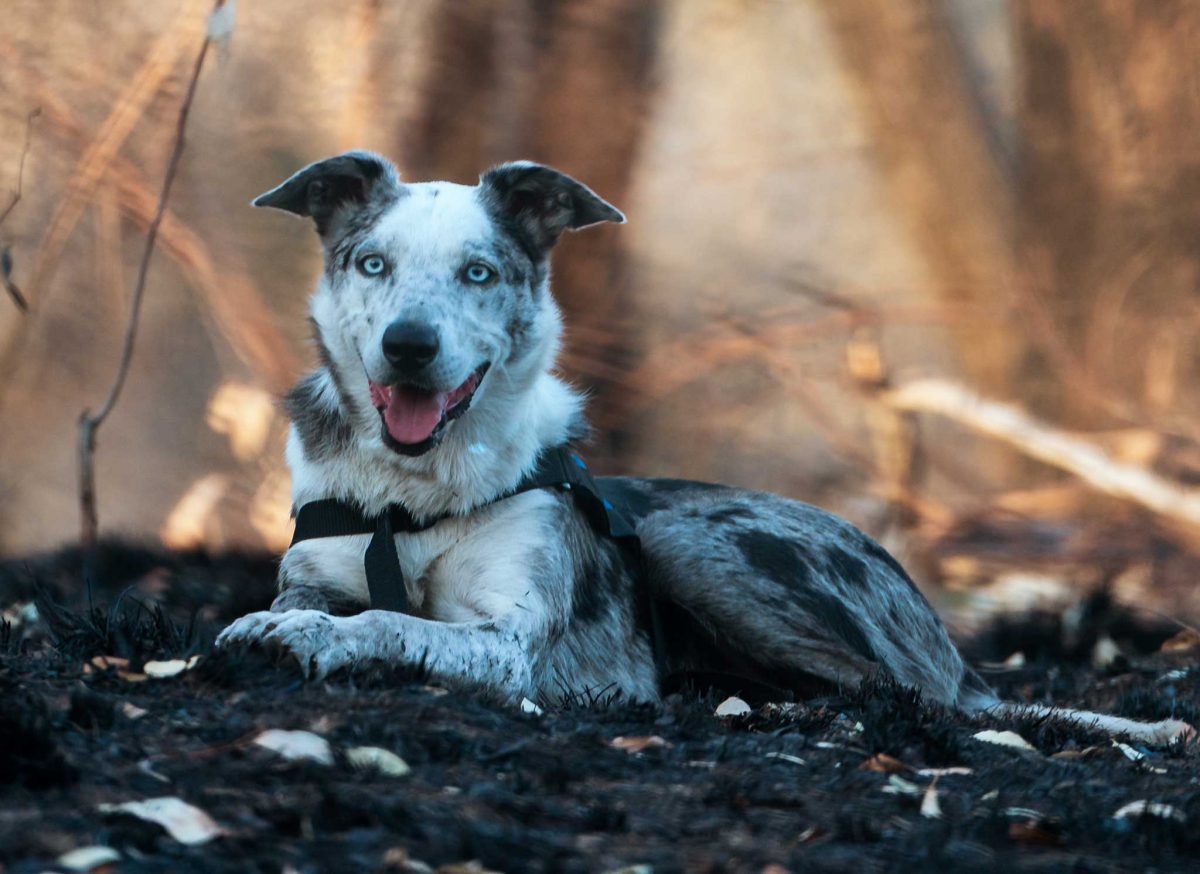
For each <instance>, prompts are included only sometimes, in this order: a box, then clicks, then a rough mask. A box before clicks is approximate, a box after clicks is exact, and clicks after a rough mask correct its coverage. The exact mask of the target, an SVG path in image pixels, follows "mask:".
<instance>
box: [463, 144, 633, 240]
mask: <svg viewBox="0 0 1200 874" xmlns="http://www.w3.org/2000/svg"><path fill="white" fill-rule="evenodd" d="M479 187H480V189H482V191H483V193H484V196H485V197H486V198H487V199H488V200H489V201H490V202H491V203H492V204H493V205H494V206H495V208H497V209H498V210H499V211H500V212H501V214H503V215H505V216H506V217H508V218H509V219H510V220H512V221H513V222H514V223H515V224H516V226H517V227H518V228H519V229H520V230H521V231H522V232H523V233H524V234H525V236H526V237H527V238H528V239H529V242H530V243H531V244H532V245H533V246H534V248H535V249H537V251H538V252H539V253H540V254H544V253H545V252H546V251H547V250H549V249H550V247H551V246H553V245H554V244H555V243H556V242H558V238H559V236H560V235H561V234H562V232H563V231H565V230H572V231H574V230H578V229H579V228H586V227H588V226H589V225H595V224H599V223H600V222H617V223H619V224H623V223H624V221H625V216H624V215H623V214H622V213H621V211H620V210H619V209H617V208H616V207H615V206H613V205H612V204H610V203H608V202H606V201H605V200H604V199H603V198H601V197H600V196H599V195H598V194H596V192H594V191H592V189H590V188H588V187H587V186H586V185H584V184H583V183H582V182H578V181H576V180H575V179H572V178H571V177H570V176H568V175H567V174H565V173H560V172H558V171H557V170H554V169H552V168H550V167H545V166H543V165H541V164H533V163H530V162H529V161H517V162H515V163H512V164H501V165H500V166H499V167H493V168H492V169H491V170H488V171H487V172H486V173H484V174H483V176H481V177H480V179H479Z"/></svg>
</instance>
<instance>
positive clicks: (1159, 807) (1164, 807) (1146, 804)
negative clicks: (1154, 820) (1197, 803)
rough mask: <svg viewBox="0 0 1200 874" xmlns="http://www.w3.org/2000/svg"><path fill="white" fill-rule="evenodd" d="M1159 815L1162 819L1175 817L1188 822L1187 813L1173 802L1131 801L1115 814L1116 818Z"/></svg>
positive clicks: (1177, 820) (1176, 819) (1174, 818)
mask: <svg viewBox="0 0 1200 874" xmlns="http://www.w3.org/2000/svg"><path fill="white" fill-rule="evenodd" d="M1140 816H1157V817H1159V818H1160V819H1173V820H1175V821H1176V822H1184V823H1185V822H1187V814H1185V813H1184V812H1183V811H1182V810H1180V809H1179V808H1178V807H1176V806H1175V805H1173V804H1163V803H1162V802H1161V801H1147V800H1145V799H1144V798H1143V799H1141V800H1140V801H1131V802H1129V803H1128V804H1126V805H1125V806H1123V807H1122V808H1121V809H1120V810H1118V811H1117V812H1116V813H1114V814H1113V818H1114V819H1128V818H1129V817H1140Z"/></svg>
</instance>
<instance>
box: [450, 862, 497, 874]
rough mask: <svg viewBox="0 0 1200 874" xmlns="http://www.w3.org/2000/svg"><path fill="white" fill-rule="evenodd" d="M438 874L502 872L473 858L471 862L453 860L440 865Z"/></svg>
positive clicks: (490, 873)
mask: <svg viewBox="0 0 1200 874" xmlns="http://www.w3.org/2000/svg"><path fill="white" fill-rule="evenodd" d="M437 874H501V872H500V871H493V870H492V869H490V868H484V867H483V865H481V864H480V863H479V862H477V861H475V860H472V861H470V862H451V863H450V864H449V865H440V866H438V869H437Z"/></svg>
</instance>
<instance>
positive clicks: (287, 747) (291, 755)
mask: <svg viewBox="0 0 1200 874" xmlns="http://www.w3.org/2000/svg"><path fill="white" fill-rule="evenodd" d="M254 742H255V743H256V744H258V745H259V746H260V747H266V748H267V749H269V750H271V751H272V752H275V753H279V755H281V756H283V757H284V758H285V759H288V760H289V761H292V762H303V761H309V762H318V763H320V764H322V765H332V764H333V750H332V749H330V747H329V741H327V740H325V738H323V737H321V736H320V735H319V734H313V733H312V732H311V731H284V730H282V729H279V728H269V729H267V730H266V731H264V732H263V733H262V734H260V735H259V736H258V737H256V738H255V739H254Z"/></svg>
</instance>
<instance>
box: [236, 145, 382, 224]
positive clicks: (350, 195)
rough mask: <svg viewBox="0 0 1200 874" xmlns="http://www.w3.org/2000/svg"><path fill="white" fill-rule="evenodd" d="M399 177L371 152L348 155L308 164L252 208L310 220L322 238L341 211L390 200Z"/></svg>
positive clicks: (254, 203)
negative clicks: (269, 208) (385, 199)
mask: <svg viewBox="0 0 1200 874" xmlns="http://www.w3.org/2000/svg"><path fill="white" fill-rule="evenodd" d="M399 188H400V176H399V174H398V173H397V172H396V168H395V167H393V166H392V163H391V162H390V161H388V160H387V159H386V158H381V157H380V156H379V155H374V154H372V153H370V152H347V153H346V154H344V155H338V156H336V157H334V158H326V159H325V160H323V161H317V162H316V163H315V164H309V165H308V166H307V167H305V168H304V169H303V170H301V171H300V172H299V173H296V174H295V175H294V176H292V177H291V178H290V179H288V180H287V181H286V182H284V183H283V184H282V185H280V186H279V187H277V188H272V189H271V190H270V191H268V192H267V193H266V194H260V195H259V196H258V197H256V198H254V200H253V202H252V203H253V205H254V206H269V207H271V208H272V209H282V210H285V211H286V212H290V213H295V214H296V215H300V216H309V217H311V218H312V220H313V221H314V222H316V225H317V233H319V234H320V235H321V236H325V234H326V233H327V232H328V231H329V228H330V226H331V223H332V220H333V218H334V216H335V215H336V214H337V212H338V211H339V210H340V209H342V208H343V207H348V206H350V207H352V206H360V207H361V206H365V205H367V204H368V203H371V202H376V201H379V200H381V199H383V198H387V197H391V196H394V195H395V194H396V192H397V191H398V190H399Z"/></svg>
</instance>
